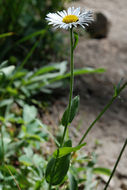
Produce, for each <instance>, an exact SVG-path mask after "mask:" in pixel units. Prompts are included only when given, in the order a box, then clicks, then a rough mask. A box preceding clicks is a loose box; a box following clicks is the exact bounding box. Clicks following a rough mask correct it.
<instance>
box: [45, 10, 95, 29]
mask: <svg viewBox="0 0 127 190" xmlns="http://www.w3.org/2000/svg"><path fill="white" fill-rule="evenodd" d="M46 20H47V21H48V22H49V24H52V25H53V26H55V28H63V29H66V30H67V29H69V28H72V27H77V26H78V25H80V26H82V27H83V28H85V26H86V25H89V24H90V23H91V22H92V21H93V20H94V17H93V11H91V10H86V9H84V10H82V11H81V9H80V7H78V8H76V9H75V8H74V7H69V8H68V10H67V11H65V10H63V11H58V12H57V13H48V14H47V15H46Z"/></svg>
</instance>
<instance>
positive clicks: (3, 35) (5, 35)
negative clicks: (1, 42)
mask: <svg viewBox="0 0 127 190" xmlns="http://www.w3.org/2000/svg"><path fill="white" fill-rule="evenodd" d="M12 35H14V33H13V32H8V33H3V34H0V38H5V37H8V36H12Z"/></svg>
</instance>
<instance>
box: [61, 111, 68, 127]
mask: <svg viewBox="0 0 127 190" xmlns="http://www.w3.org/2000/svg"><path fill="white" fill-rule="evenodd" d="M68 123H69V122H68V108H66V110H65V112H64V114H63V117H62V119H61V124H62V125H63V126H67V125H68Z"/></svg>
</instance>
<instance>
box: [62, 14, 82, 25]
mask: <svg viewBox="0 0 127 190" xmlns="http://www.w3.org/2000/svg"><path fill="white" fill-rule="evenodd" d="M78 20H79V19H78V17H77V16H76V15H67V16H65V17H64V18H63V22H64V23H66V24H69V23H72V22H77V21H78Z"/></svg>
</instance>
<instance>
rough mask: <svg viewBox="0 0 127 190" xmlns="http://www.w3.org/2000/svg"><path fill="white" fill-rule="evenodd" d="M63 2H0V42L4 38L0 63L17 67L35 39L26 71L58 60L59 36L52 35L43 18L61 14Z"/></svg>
mask: <svg viewBox="0 0 127 190" xmlns="http://www.w3.org/2000/svg"><path fill="white" fill-rule="evenodd" d="M65 2H66V0H61V1H58V0H48V1H44V0H27V1H25V0H22V1H20V0H13V1H12V0H6V1H5V0H1V1H0V13H1V14H0V26H1V27H0V38H1V37H6V38H1V40H0V41H1V43H0V52H1V53H0V62H2V61H3V60H9V61H10V64H17V62H18V64H20V62H22V61H23V57H26V55H27V54H28V53H29V51H30V49H31V47H32V46H33V45H34V44H35V43H36V41H37V40H38V39H39V43H38V45H37V47H36V50H35V52H34V56H32V57H31V59H30V64H27V65H28V67H29V68H32V67H33V66H39V65H40V62H41V64H42V63H43V64H45V63H48V62H50V61H51V60H53V61H55V60H60V59H61V57H62V47H63V46H62V45H61V44H62V43H63V38H62V36H61V35H63V34H61V33H60V32H59V33H58V32H57V31H56V32H53V30H52V28H49V27H48V25H47V22H46V20H45V17H46V14H47V13H49V12H53V11H58V10H62V9H63V8H64V3H65ZM12 34H13V35H12ZM7 36H8V37H7ZM41 36H42V37H41ZM40 37H41V38H40Z"/></svg>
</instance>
